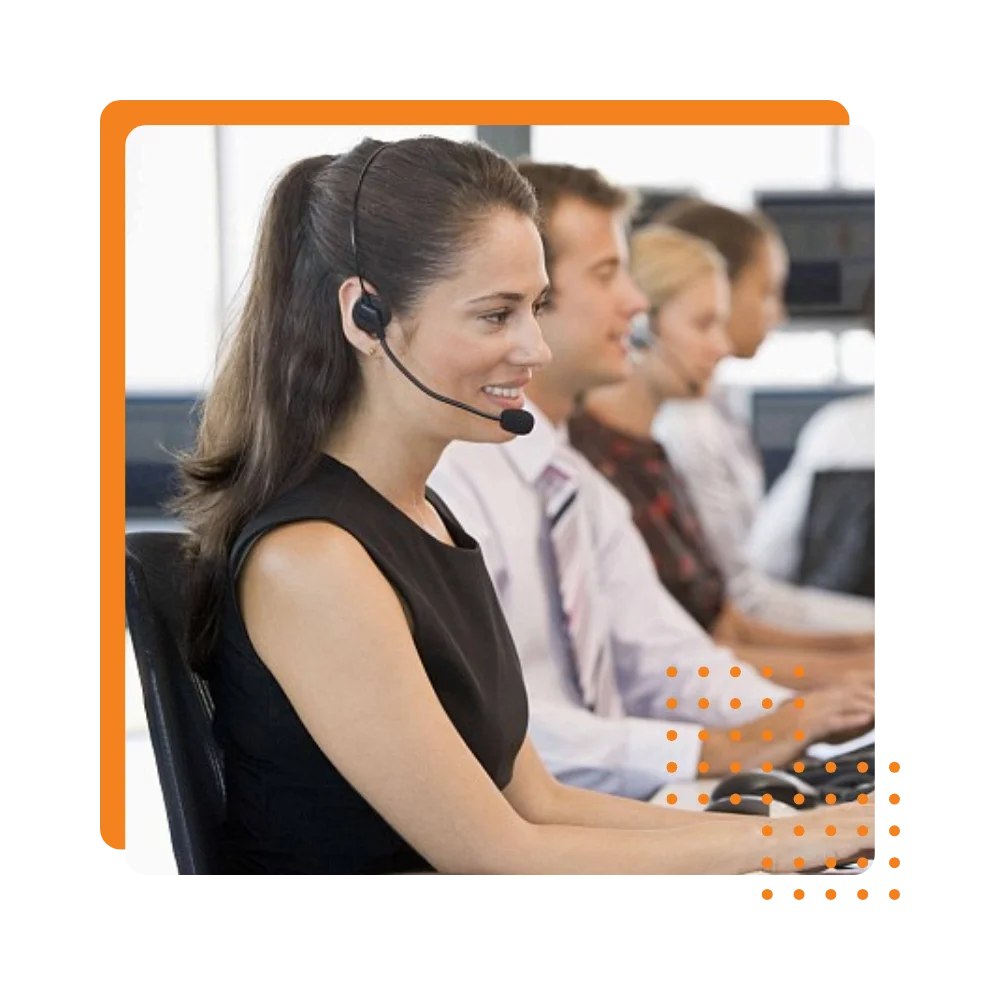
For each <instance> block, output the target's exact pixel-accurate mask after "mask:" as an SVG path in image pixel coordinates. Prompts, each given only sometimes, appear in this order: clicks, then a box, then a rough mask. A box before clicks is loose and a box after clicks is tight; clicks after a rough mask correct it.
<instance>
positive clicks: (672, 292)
mask: <svg viewBox="0 0 1000 1000" xmlns="http://www.w3.org/2000/svg"><path fill="white" fill-rule="evenodd" d="M631 257H632V267H631V270H632V277H633V279H634V280H635V283H636V284H637V285H638V286H639V289H640V290H641V291H642V293H643V295H645V296H646V298H647V299H649V303H650V313H655V312H656V311H657V310H658V309H661V308H662V307H663V306H665V305H666V304H667V303H668V302H669V301H670V300H671V299H672V298H674V297H675V296H676V295H678V294H679V293H680V292H682V291H683V290H684V289H685V288H687V287H688V286H689V285H690V284H691V283H692V282H693V281H695V280H696V279H698V278H700V277H701V276H702V275H703V274H718V275H720V276H722V277H726V261H725V259H724V258H723V256H722V254H720V253H719V251H718V250H716V249H715V247H714V246H712V244H711V243H708V242H706V241H705V240H701V239H698V238H697V237H696V236H689V235H688V234H687V233H682V232H681V231H680V230H679V229H674V228H673V227H672V226H663V225H660V224H659V223H656V224H653V225H650V226H645V227H643V228H642V229H640V230H638V231H637V232H636V233H634V234H633V236H632V241H631Z"/></svg>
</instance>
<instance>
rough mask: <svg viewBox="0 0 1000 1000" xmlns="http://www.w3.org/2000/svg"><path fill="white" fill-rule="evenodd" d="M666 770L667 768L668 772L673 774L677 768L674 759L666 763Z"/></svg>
mask: <svg viewBox="0 0 1000 1000" xmlns="http://www.w3.org/2000/svg"><path fill="white" fill-rule="evenodd" d="M667 770H668V771H669V772H670V773H671V774H673V773H674V771H676V770H677V761H675V760H672V761H671V762H670V763H669V764H667Z"/></svg>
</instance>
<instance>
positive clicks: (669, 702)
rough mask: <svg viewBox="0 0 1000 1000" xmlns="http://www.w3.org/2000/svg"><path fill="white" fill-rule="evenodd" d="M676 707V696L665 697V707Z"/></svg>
mask: <svg viewBox="0 0 1000 1000" xmlns="http://www.w3.org/2000/svg"><path fill="white" fill-rule="evenodd" d="M676 707H677V699H676V698H668V699H667V708H676Z"/></svg>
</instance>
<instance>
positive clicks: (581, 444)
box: [569, 225, 872, 686]
mask: <svg viewBox="0 0 1000 1000" xmlns="http://www.w3.org/2000/svg"><path fill="white" fill-rule="evenodd" d="M631 249H632V257H631V266H632V273H633V276H634V277H635V279H636V283H637V284H638V285H639V287H640V288H641V289H642V291H643V293H644V294H645V295H646V297H647V298H648V299H649V301H650V303H651V304H652V309H651V311H650V317H649V320H648V323H647V324H646V325H645V326H644V327H641V328H640V329H639V330H638V331H637V334H636V337H635V338H634V339H635V343H636V346H637V348H638V349H637V353H636V359H635V367H634V370H633V374H632V375H631V376H630V377H629V378H628V379H627V380H626V381H624V382H620V383H617V384H615V385H612V386H607V387H605V388H602V389H598V390H595V391H593V392H592V393H589V394H588V396H587V398H586V400H585V402H584V408H583V410H582V411H581V412H580V413H579V414H578V415H577V416H575V417H574V418H573V419H572V420H571V421H570V425H569V432H570V439H571V441H572V443H573V445H574V447H576V448H577V449H578V450H579V451H581V452H583V454H584V455H586V456H587V458H588V459H589V460H590V462H591V464H593V465H594V466H595V467H596V468H597V469H599V470H600V471H601V472H602V473H603V474H604V475H605V476H606V477H607V478H608V479H609V480H610V481H611V482H612V483H613V484H614V486H615V487H616V488H617V489H618V490H619V492H621V493H622V494H623V495H624V496H625V497H626V499H627V500H628V501H629V503H630V505H631V507H632V512H633V516H634V519H635V523H636V526H637V527H638V528H639V530H640V531H641V532H642V535H643V538H644V539H645V541H646V544H647V546H648V547H649V550H650V553H651V555H652V557H653V561H654V563H655V564H656V567H657V571H658V573H659V576H660V580H661V582H662V583H663V585H664V586H665V587H666V588H667V589H668V590H669V591H670V592H671V593H672V594H673V595H674V597H676V598H677V600H678V601H679V602H680V603H681V604H682V605H683V606H684V607H685V608H686V609H687V611H688V613H689V614H690V615H691V616H692V617H693V618H694V619H695V620H696V621H697V622H698V623H699V624H700V625H701V626H702V627H703V628H704V629H706V630H707V631H710V632H712V633H713V635H714V636H715V638H717V639H719V640H720V641H723V642H727V643H729V644H730V645H732V646H734V647H735V648H737V649H738V651H739V652H740V654H741V655H742V656H743V657H744V658H745V659H747V660H749V661H750V662H752V663H756V664H761V665H769V666H772V667H776V668H778V669H779V670H780V671H781V672H782V673H783V674H784V673H786V671H784V670H783V669H782V668H783V666H784V665H785V661H786V660H787V661H788V665H789V666H794V665H796V664H798V663H800V662H801V660H802V657H803V656H804V655H806V654H808V657H809V664H810V669H809V671H808V674H809V681H808V683H809V684H810V685H811V686H813V685H822V684H824V683H827V682H829V681H831V680H835V679H838V678H840V677H842V676H843V671H844V670H858V671H864V672H870V670H871V667H872V654H871V651H870V648H869V647H870V645H871V636H867V635H866V636H857V637H852V636H843V635H832V634H831V635H828V634H816V633H807V632H791V631H786V630H784V629H780V628H776V627H774V626H771V625H768V624H765V623H763V622H759V621H757V620H755V619H753V618H750V617H749V616H747V615H744V614H742V613H741V612H739V611H738V610H737V609H736V608H735V607H734V606H733V605H732V604H731V603H730V602H729V601H728V600H727V597H726V585H725V577H724V575H723V573H722V571H721V569H720V567H719V565H718V563H717V562H716V560H715V558H714V555H713V553H712V549H711V546H710V544H709V542H708V539H707V537H706V535H705V533H704V531H703V530H702V528H701V525H700V523H699V520H698V514H697V508H696V507H695V506H694V503H693V501H692V500H691V498H690V496H689V494H688V491H687V489H686V487H685V485H684V481H683V480H682V478H681V476H680V474H679V473H678V472H677V470H676V469H675V468H674V466H673V465H672V464H671V462H670V459H669V456H668V455H667V453H666V452H665V451H664V450H663V448H662V446H661V445H660V444H659V442H657V441H656V440H655V439H654V438H653V436H652V431H651V428H652V424H653V419H654V417H655V416H656V413H657V411H658V410H659V408H660V406H662V405H663V403H664V402H666V401H667V400H668V399H683V398H691V397H696V396H701V395H703V394H704V393H705V391H706V390H707V388H708V384H709V381H710V379H711V377H712V373H713V372H714V370H715V367H716V365H717V364H718V362H719V361H720V360H721V359H722V358H723V357H724V356H725V355H726V354H727V353H728V352H729V346H730V345H729V341H728V338H727V335H726V319H727V316H728V308H729V282H728V279H727V277H726V268H725V262H724V261H723V260H722V258H721V257H720V255H719V254H718V252H717V251H716V250H715V249H714V248H713V247H712V246H711V245H710V244H708V243H706V242H704V241H702V240H699V239H697V238H695V237H693V236H690V235H688V234H687V233H682V232H681V231H679V230H676V229H672V228H670V227H667V226H662V225H652V226H648V227H646V228H644V229H642V230H640V231H638V232H637V233H636V234H635V236H634V237H633V240H632V248H631Z"/></svg>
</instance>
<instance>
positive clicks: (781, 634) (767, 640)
mask: <svg viewBox="0 0 1000 1000" xmlns="http://www.w3.org/2000/svg"><path fill="white" fill-rule="evenodd" d="M712 635H713V636H714V638H715V639H716V640H717V641H719V642H721V643H725V644H727V645H736V644H742V645H744V646H769V647H772V648H785V647H789V648H791V649H793V650H798V651H800V652H807V651H808V652H820V653H823V652H826V653H852V652H859V651H868V650H871V649H872V647H873V646H874V644H875V633H874V632H857V633H849V632H845V633H836V632H803V631H798V630H792V629H784V628H779V627H778V626H777V625H769V624H768V623H767V622H764V621H761V620H760V619H759V618H751V617H750V616H749V615H745V614H744V613H743V612H742V611H740V609H739V608H737V607H736V605H735V604H733V603H732V602H729V601H727V602H726V604H725V605H724V606H723V609H722V612H721V613H720V615H719V617H718V619H717V620H716V623H715V625H714V626H713V628H712Z"/></svg>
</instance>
